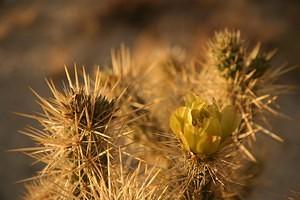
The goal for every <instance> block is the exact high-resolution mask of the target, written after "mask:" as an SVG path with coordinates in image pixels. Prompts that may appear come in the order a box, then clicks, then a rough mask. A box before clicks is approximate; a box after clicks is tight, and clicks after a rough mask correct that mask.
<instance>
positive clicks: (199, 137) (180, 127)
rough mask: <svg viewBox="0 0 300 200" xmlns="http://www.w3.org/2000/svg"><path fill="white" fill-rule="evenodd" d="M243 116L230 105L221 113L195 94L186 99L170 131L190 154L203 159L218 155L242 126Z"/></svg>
mask: <svg viewBox="0 0 300 200" xmlns="http://www.w3.org/2000/svg"><path fill="white" fill-rule="evenodd" d="M240 121H241V117H240V115H239V114H237V112H236V111H235V110H234V108H233V106H231V105H228V106H226V107H224V108H223V109H222V110H221V111H220V110H219V108H218V106H217V105H216V104H208V103H207V102H205V101H204V100H202V99H201V98H200V97H198V96H196V95H195V94H189V95H187V96H186V98H185V106H182V107H179V108H177V109H176V110H175V112H174V113H173V114H172V115H171V117H170V128H171V130H172V131H173V133H174V134H175V135H176V137H177V138H178V139H179V140H180V141H181V142H182V144H183V147H184V149H185V150H187V151H191V152H193V153H195V154H197V155H199V156H200V157H207V156H209V155H211V154H213V153H215V152H216V151H217V150H218V149H219V148H220V146H221V144H222V142H224V140H225V139H226V138H227V137H229V136H230V135H231V134H232V132H234V131H235V129H236V128H237V127H238V126H239V124H240Z"/></svg>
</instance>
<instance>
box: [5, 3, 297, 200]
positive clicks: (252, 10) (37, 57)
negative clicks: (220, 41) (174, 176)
mask: <svg viewBox="0 0 300 200" xmlns="http://www.w3.org/2000/svg"><path fill="white" fill-rule="evenodd" d="M119 2H120V1H118V0H112V1H108V0H105V1H101V3H99V2H96V1H89V2H86V1H79V0H75V1H68V0H65V1H58V0H52V1H37V2H34V1H18V0H7V1H5V0H2V1H1V0H0V91H1V93H0V158H1V162H0V199H1V200H14V199H18V198H20V196H21V194H22V193H23V191H24V188H23V184H18V183H16V182H17V181H18V180H21V179H24V178H28V177H30V176H32V174H33V173H34V172H35V171H36V169H37V168H38V166H35V165H31V163H32V160H30V159H29V158H27V157H26V156H24V155H21V154H17V153H11V152H7V150H9V149H13V148H17V147H24V146H30V145H32V142H31V141H30V140H29V139H28V138H27V137H25V136H23V135H21V134H20V133H18V130H21V129H23V128H24V127H25V126H26V125H28V124H33V122H32V121H31V120H28V119H24V118H21V117H18V116H16V115H14V114H13V112H16V111H17V112H27V113H32V112H35V111H38V106H37V105H36V104H35V99H34V97H33V95H32V94H31V92H30V90H29V89H28V87H29V86H31V87H33V88H34V89H36V90H37V91H39V92H40V93H41V94H42V95H45V96H47V95H49V92H48V90H47V89H46V85H45V83H44V77H52V78H53V79H54V80H56V81H61V80H62V79H63V65H64V64H66V65H69V66H71V65H73V63H77V64H78V65H85V66H86V67H87V68H90V69H91V68H92V67H93V66H95V65H104V64H105V63H107V62H109V55H110V50H111V48H117V47H118V46H119V45H120V44H121V43H124V44H126V45H127V46H129V47H131V48H134V47H135V46H137V45H138V44H140V43H141V42H142V41H151V42H152V43H153V44H152V45H153V48H155V45H157V46H161V45H162V44H163V45H166V46H174V45H178V46H181V47H183V48H186V49H187V50H189V51H191V52H193V53H196V54H199V55H201V46H202V45H203V42H204V41H205V40H206V39H207V37H208V36H210V35H211V34H212V33H213V31H214V30H219V29H222V28H224V27H229V28H238V29H241V31H242V33H243V35H244V36H245V37H247V38H249V40H250V42H255V41H256V40H260V41H262V42H263V44H264V47H265V48H266V49H272V48H275V47H276V48H277V47H278V48H279V50H280V51H279V54H278V56H277V59H276V60H275V64H278V65H279V64H281V63H283V62H284V61H286V60H288V61H289V63H291V64H292V65H294V64H299V63H300V59H299V52H300V37H299V35H300V3H298V1H296V0H295V1H279V0H277V1H272V0H262V1H259V0H256V1H243V0H240V1H238V0H236V1H234V0H229V1H217V0H212V1H208V0H206V1H179V0H176V1H159V0H154V1H151V0H148V1H147V0H143V1H140V2H142V3H137V2H138V1H137V0H130V1H129V3H127V4H122V3H119ZM283 82H285V83H290V84H295V85H297V84H299V83H300V71H299V70H295V71H294V72H293V73H290V74H289V75H287V76H286V77H285V78H284V80H283ZM279 102H280V105H281V109H282V110H283V112H284V113H287V114H289V115H290V116H291V117H292V118H293V120H284V119H274V120H272V122H273V125H274V131H276V132H278V133H280V135H281V136H282V137H284V138H285V143H283V144H280V143H276V142H274V141H272V140H271V139H269V138H267V137H264V136H262V137H260V138H259V142H258V148H257V155H258V157H259V158H260V160H263V159H264V162H263V163H262V165H263V171H262V173H261V176H260V177H259V178H258V179H257V180H256V187H255V188H254V189H253V192H252V195H250V196H249V198H247V199H251V200H260V199H267V200H268V199H270V200H277V199H278V200H279V199H286V197H287V196H288V195H289V194H290V191H292V190H295V191H300V175H299V169H300V154H299V153H300V152H299V151H300V146H299V145H300V134H299V132H300V126H299V122H300V112H299V110H300V104H299V102H300V92H299V90H298V91H296V92H295V93H293V94H291V95H288V96H285V97H283V98H281V99H280V101H279Z"/></svg>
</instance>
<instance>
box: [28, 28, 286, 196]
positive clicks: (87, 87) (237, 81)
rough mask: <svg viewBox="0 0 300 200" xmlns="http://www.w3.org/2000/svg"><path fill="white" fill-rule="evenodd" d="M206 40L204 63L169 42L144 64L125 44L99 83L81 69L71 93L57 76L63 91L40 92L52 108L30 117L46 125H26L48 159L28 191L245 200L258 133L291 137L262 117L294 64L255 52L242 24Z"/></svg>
mask: <svg viewBox="0 0 300 200" xmlns="http://www.w3.org/2000/svg"><path fill="white" fill-rule="evenodd" d="M207 46H208V48H207V49H206V50H207V54H205V55H206V58H205V59H204V62H202V63H199V62H197V61H196V60H197V59H193V58H190V57H187V56H186V55H187V54H184V51H178V49H177V50H176V51H175V53H174V49H169V50H167V51H165V52H160V53H159V54H156V56H157V57H155V56H154V57H153V61H151V62H150V63H148V62H149V60H147V63H138V64H137V63H135V62H134V60H132V58H131V56H130V54H129V51H128V49H126V48H125V47H122V48H121V50H120V51H119V52H116V53H115V52H114V53H113V55H112V66H111V68H110V69H107V68H106V69H104V70H103V71H101V72H100V70H99V69H98V70H97V71H96V76H95V79H94V81H92V80H91V79H90V77H89V76H88V75H87V74H86V73H85V71H83V82H81V81H80V80H79V78H78V74H77V69H76V68H75V80H74V81H73V80H72V79H71V76H70V75H69V73H68V71H67V70H66V74H67V78H68V85H67V86H65V89H64V92H59V90H58V89H57V88H56V87H55V85H54V84H53V82H52V81H48V85H49V87H50V90H51V91H52V93H53V96H54V98H51V99H45V98H42V97H40V96H39V95H38V94H37V93H35V94H36V96H37V97H38V98H39V104H40V105H41V107H42V110H43V113H42V114H39V115H26V116H29V117H31V118H33V119H36V120H37V121H38V122H39V123H40V124H41V125H42V129H36V128H32V127H29V128H28V129H27V130H26V131H25V132H24V133H25V134H27V135H29V136H30V137H31V138H32V139H33V140H35V141H36V142H37V147H33V148H26V149H22V150H23V151H25V152H26V153H28V154H29V155H30V156H32V157H34V158H35V159H37V160H38V161H40V162H43V163H45V167H44V168H43V170H42V171H41V172H40V173H39V174H38V175H37V176H36V177H35V179H36V181H35V182H33V184H31V185H29V186H28V191H29V192H28V195H27V196H26V198H25V199H28V200H33V199H49V200H50V199H83V200H85V199H95V200H98V199H105V200H106V199H107V200H108V199H124V200H125V199H145V200H146V199H203V200H207V199H233V198H237V199H239V198H240V197H241V196H242V195H243V194H244V191H245V190H244V188H243V187H242V185H247V184H248V181H249V177H251V176H252V175H253V174H252V173H251V171H249V170H248V169H249V166H252V165H254V162H250V161H255V156H254V155H252V153H251V149H250V148H251V145H249V146H247V145H248V144H249V143H250V144H251V143H253V142H254V141H255V135H256V133H257V132H259V131H262V132H264V133H266V134H268V135H270V136H271V137H273V138H275V139H277V140H279V141H281V140H282V139H281V138H280V137H278V136H277V135H275V134H273V133H272V132H270V131H269V130H267V129H266V128H264V127H263V125H262V124H261V123H260V121H259V119H260V118H261V119H263V120H261V121H264V120H265V117H264V113H265V112H271V113H273V114H278V112H277V111H275V110H274V109H273V108H272V104H273V103H274V101H275V100H276V98H277V95H279V94H280V93H281V92H282V91H283V89H286V87H283V86H280V85H276V84H275V81H276V79H277V78H278V77H279V76H280V75H282V74H283V73H285V72H286V71H288V70H289V69H290V68H288V69H285V68H283V67H280V68H274V69H273V68H272V65H271V62H270V61H271V58H272V56H273V52H271V53H264V52H263V51H261V49H260V46H259V45H257V46H256V47H255V48H254V49H253V50H252V51H248V49H247V48H246V46H245V42H244V40H243V39H242V38H241V36H240V32H239V31H228V30H225V31H224V32H219V33H216V35H215V37H214V38H213V39H212V40H211V41H210V42H209V43H208V45H207ZM140 60H143V59H140ZM100 74H101V76H102V77H104V81H101V80H100ZM154 88H155V89H154ZM249 160H250V161H249ZM149 169H151V170H149ZM36 191H38V192H36Z"/></svg>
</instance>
